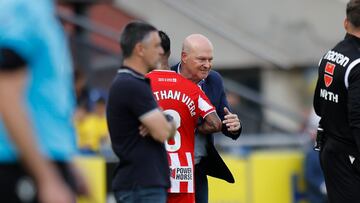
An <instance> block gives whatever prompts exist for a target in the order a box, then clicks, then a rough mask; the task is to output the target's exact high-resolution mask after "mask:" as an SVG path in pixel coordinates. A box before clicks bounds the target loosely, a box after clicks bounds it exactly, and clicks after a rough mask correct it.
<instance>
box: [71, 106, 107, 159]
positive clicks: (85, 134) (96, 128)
mask: <svg viewBox="0 0 360 203" xmlns="http://www.w3.org/2000/svg"><path fill="white" fill-rule="evenodd" d="M75 127H76V131H77V135H78V147H79V149H80V151H81V152H82V153H85V154H96V153H98V152H99V150H100V147H101V144H103V143H105V142H107V141H108V140H109V136H108V135H109V132H108V128H107V123H106V116H105V100H104V99H99V100H98V101H97V102H96V104H95V109H94V112H90V113H87V112H86V110H85V108H82V107H81V106H80V107H79V109H78V112H77V116H76V118H75Z"/></svg>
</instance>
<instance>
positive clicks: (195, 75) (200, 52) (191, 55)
mask: <svg viewBox="0 0 360 203" xmlns="http://www.w3.org/2000/svg"><path fill="white" fill-rule="evenodd" d="M182 58H183V60H182V61H183V63H184V64H182V68H185V69H187V71H188V72H189V73H190V78H188V79H190V80H192V81H194V82H199V81H201V80H203V79H205V78H206V77H207V76H208V75H209V72H210V70H211V67H212V60H213V48H212V46H210V45H202V46H197V47H192V49H191V50H189V51H188V52H187V53H183V54H182Z"/></svg>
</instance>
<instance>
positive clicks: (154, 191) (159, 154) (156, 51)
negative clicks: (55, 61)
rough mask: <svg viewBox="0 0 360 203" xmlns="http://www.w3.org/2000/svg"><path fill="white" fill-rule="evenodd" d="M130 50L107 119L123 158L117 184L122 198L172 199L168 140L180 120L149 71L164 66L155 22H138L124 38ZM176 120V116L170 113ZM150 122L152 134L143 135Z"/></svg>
mask: <svg viewBox="0 0 360 203" xmlns="http://www.w3.org/2000/svg"><path fill="white" fill-rule="evenodd" d="M120 45H121V48H122V51H123V54H124V61H123V66H122V67H121V68H120V69H119V71H118V74H117V75H116V77H115V79H114V81H113V83H112V86H111V88H110V92H109V99H108V105H107V110H106V111H107V114H106V116H107V122H108V127H109V133H110V138H111V142H112V147H113V150H114V152H115V154H116V155H117V156H118V157H119V159H120V162H119V164H118V166H117V169H116V171H115V177H114V180H113V183H112V189H113V190H114V192H115V198H116V200H117V202H119V203H120V202H134V203H135V202H149V203H159V202H160V203H161V202H166V196H167V192H166V190H167V188H169V187H170V178H169V175H170V174H169V167H168V161H167V155H166V150H165V146H164V141H166V140H167V139H168V138H170V137H173V135H174V133H175V125H174V123H173V122H172V121H167V118H166V117H165V116H164V114H163V112H162V111H161V110H160V109H159V107H158V105H157V103H156V101H155V99H154V97H153V94H152V92H151V88H150V84H149V80H148V79H146V78H145V77H144V75H145V74H146V73H147V72H148V71H149V70H152V69H153V68H155V67H158V66H159V63H160V57H161V54H163V53H164V51H163V49H162V48H161V41H160V37H159V34H158V31H157V30H156V28H155V27H153V26H152V25H149V24H147V23H143V22H132V23H129V24H127V25H126V26H125V28H124V30H123V32H122V34H121V39H120ZM169 120H170V119H169ZM140 125H144V126H145V127H146V128H147V129H148V130H149V135H150V136H145V137H144V136H141V135H140V131H139V127H140Z"/></svg>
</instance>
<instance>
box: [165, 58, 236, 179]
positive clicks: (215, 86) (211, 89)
mask: <svg viewBox="0 0 360 203" xmlns="http://www.w3.org/2000/svg"><path fill="white" fill-rule="evenodd" d="M177 67H178V64H176V65H175V66H173V67H171V70H174V71H177ZM201 88H202V90H203V91H204V92H205V94H206V96H208V98H209V99H210V101H211V103H212V104H213V105H214V106H215V108H216V113H217V114H218V115H219V117H220V119H221V120H224V116H225V112H224V107H227V108H228V109H230V108H229V104H228V102H227V100H226V95H225V90H224V85H223V81H222V78H221V76H220V74H219V73H218V72H216V71H213V70H211V71H210V73H209V76H208V77H207V78H206V79H205V80H204V81H203V82H201ZM241 130H242V128H240V130H239V132H238V133H236V134H232V133H230V132H229V131H227V128H226V126H225V125H223V127H222V133H223V134H224V135H225V136H227V137H230V138H232V139H234V140H236V139H237V138H238V137H239V136H240V133H241ZM206 137H207V154H208V156H207V157H205V158H202V159H201V161H200V163H199V164H201V165H202V166H201V167H200V168H202V169H204V170H205V173H206V174H207V175H210V176H212V177H215V178H220V179H223V180H226V181H227V182H229V183H234V182H235V180H234V177H233V175H232V174H231V172H230V170H229V168H228V167H227V166H226V164H225V162H224V161H223V160H222V158H221V157H220V155H219V153H218V152H217V150H216V148H215V146H214V136H213V135H212V134H210V135H206Z"/></svg>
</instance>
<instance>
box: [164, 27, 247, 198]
mask: <svg viewBox="0 0 360 203" xmlns="http://www.w3.org/2000/svg"><path fill="white" fill-rule="evenodd" d="M212 60H213V45H212V43H211V42H210V40H209V39H208V38H207V37H205V36H203V35H201V34H192V35H190V36H188V37H186V38H185V40H184V43H183V48H182V52H181V62H180V63H179V64H178V65H176V66H173V67H172V68H171V69H172V70H174V71H176V72H177V73H178V74H180V75H182V76H183V77H185V78H187V79H189V80H191V81H192V82H193V83H195V84H197V85H198V86H200V88H201V89H202V90H203V91H204V92H205V94H206V96H207V97H208V98H209V99H210V102H211V103H212V104H213V105H214V106H215V108H216V112H217V114H218V115H219V117H220V119H221V120H222V122H223V126H222V129H221V131H222V133H223V134H224V135H226V136H228V137H230V138H232V139H237V138H238V137H239V136H240V133H241V124H240V120H239V118H238V116H237V115H236V114H233V113H231V112H230V111H229V105H228V102H227V100H226V96H225V91H224V86H223V82H222V78H221V76H220V74H219V73H217V72H216V71H213V70H211V68H212ZM213 139H214V138H213V135H212V134H210V133H205V134H204V135H196V136H195V196H196V202H197V203H203V202H205V203H207V202H208V181H207V175H210V176H213V177H216V178H221V179H224V180H226V181H228V182H230V183H233V182H234V177H233V176H232V174H231V172H230V170H229V169H228V168H227V166H226V164H225V163H224V161H223V160H222V159H221V157H220V155H219V154H218V152H217V151H216V149H215V146H214V140H213Z"/></svg>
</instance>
